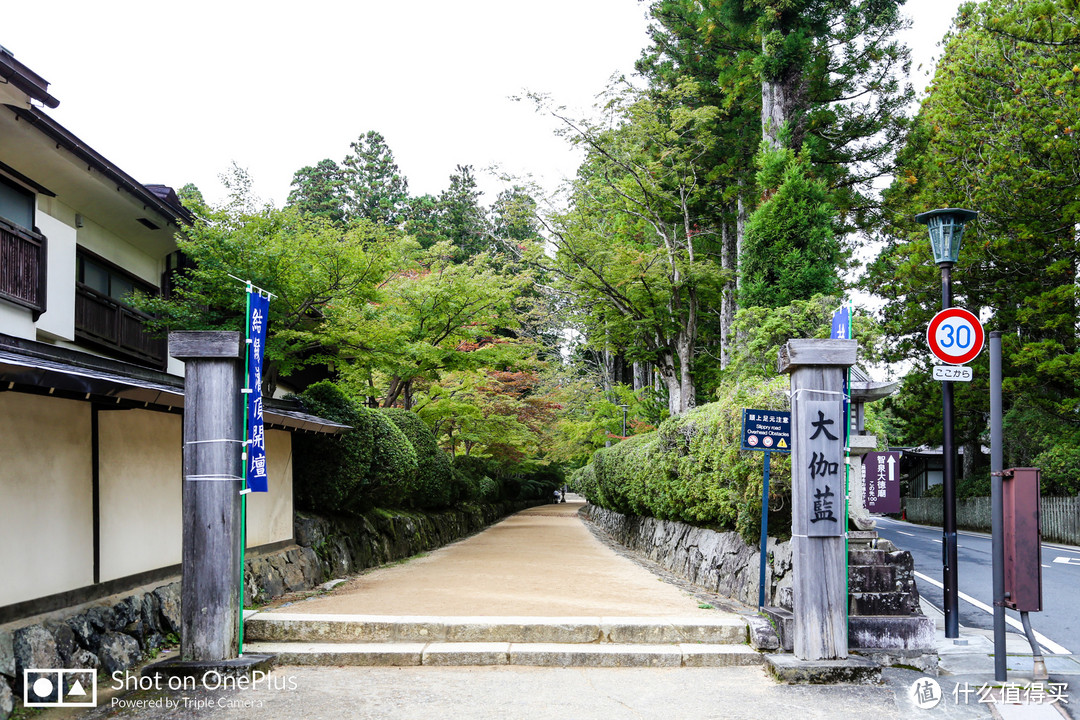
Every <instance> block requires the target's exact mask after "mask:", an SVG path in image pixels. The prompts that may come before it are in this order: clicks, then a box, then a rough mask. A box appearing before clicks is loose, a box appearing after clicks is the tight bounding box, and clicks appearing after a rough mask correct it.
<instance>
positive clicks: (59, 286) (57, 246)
mask: <svg viewBox="0 0 1080 720" xmlns="http://www.w3.org/2000/svg"><path fill="white" fill-rule="evenodd" d="M47 213H48V214H47ZM52 213H55V214H56V215H57V216H59V217H64V218H66V217H68V216H70V222H72V223H74V221H75V213H74V211H72V210H70V208H67V207H65V206H63V205H61V204H60V203H59V202H57V201H56V199H55V198H49V197H43V196H41V195H39V196H38V213H37V217H36V218H35V221H36V223H37V226H38V229H39V230H40V231H41V234H42V235H44V236H45V237H46V238H48V248H49V253H48V256H49V260H48V262H49V264H48V271H47V272H48V289H47V300H46V302H47V305H46V308H47V309H46V310H45V312H44V313H43V314H42V315H41V317H39V318H38V322H37V329H38V332H39V333H41V334H44V335H45V336H46V337H45V338H42V339H55V340H68V341H73V340H75V232H76V231H75V228H74V227H73V226H72V225H68V224H67V223H66V222H64V221H63V220H60V219H58V217H54V216H53V214H52Z"/></svg>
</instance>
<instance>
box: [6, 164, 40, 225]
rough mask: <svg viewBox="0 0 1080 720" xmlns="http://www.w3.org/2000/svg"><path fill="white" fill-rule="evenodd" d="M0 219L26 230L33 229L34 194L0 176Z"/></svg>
mask: <svg viewBox="0 0 1080 720" xmlns="http://www.w3.org/2000/svg"><path fill="white" fill-rule="evenodd" d="M0 217H2V218H4V219H5V220H7V221H8V222H11V223H14V224H15V225H18V226H19V227H21V228H24V229H26V230H33V229H34V194H33V193H32V192H29V191H27V190H24V189H23V188H21V187H19V186H18V185H16V184H15V183H13V182H11V181H10V180H8V179H7V178H5V177H3V176H2V175H0Z"/></svg>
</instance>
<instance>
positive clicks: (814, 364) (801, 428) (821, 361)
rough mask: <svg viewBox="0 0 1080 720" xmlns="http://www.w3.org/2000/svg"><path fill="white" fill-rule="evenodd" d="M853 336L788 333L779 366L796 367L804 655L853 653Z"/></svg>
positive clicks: (797, 577) (792, 370)
mask: <svg viewBox="0 0 1080 720" xmlns="http://www.w3.org/2000/svg"><path fill="white" fill-rule="evenodd" d="M857 348H858V343H857V342H856V341H854V340H789V341H788V342H787V344H786V345H785V346H784V347H783V348H781V350H780V362H779V370H780V372H783V373H789V374H790V375H791V495H792V503H791V512H792V520H791V542H792V566H793V567H792V569H793V571H794V587H793V591H794V606H793V609H794V615H795V633H794V636H795V637H794V645H793V650H794V654H795V657H796V658H798V659H799V660H833V659H843V658H846V657H847V655H848V626H847V598H848V592H847V591H848V589H847V572H846V565H847V558H846V557H845V547H844V538H845V534H846V532H847V517H846V515H845V513H844V494H845V486H844V481H845V468H844V452H843V451H844V426H845V421H846V418H845V417H844V412H843V400H844V372H845V370H846V369H847V368H848V367H849V366H851V365H854V364H855V354H856V349H857Z"/></svg>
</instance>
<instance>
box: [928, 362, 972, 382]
mask: <svg viewBox="0 0 1080 720" xmlns="http://www.w3.org/2000/svg"><path fill="white" fill-rule="evenodd" d="M974 376H975V373H974V372H972V370H971V368H969V367H968V366H967V365H935V366H934V379H935V380H941V381H942V382H971V378H973V377H974Z"/></svg>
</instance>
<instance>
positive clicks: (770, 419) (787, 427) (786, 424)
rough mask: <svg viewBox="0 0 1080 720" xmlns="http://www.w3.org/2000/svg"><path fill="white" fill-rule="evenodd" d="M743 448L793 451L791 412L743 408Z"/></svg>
mask: <svg viewBox="0 0 1080 720" xmlns="http://www.w3.org/2000/svg"><path fill="white" fill-rule="evenodd" d="M742 417H743V420H742V428H743V431H742V449H743V450H766V451H769V452H785V453H789V452H791V413H790V412H789V411H787V410H752V409H746V410H743V416H742Z"/></svg>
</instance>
